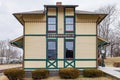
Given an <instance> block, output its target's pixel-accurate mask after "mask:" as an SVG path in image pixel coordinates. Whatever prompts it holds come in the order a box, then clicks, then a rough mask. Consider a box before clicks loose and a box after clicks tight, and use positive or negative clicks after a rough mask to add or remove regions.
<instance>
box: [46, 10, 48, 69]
mask: <svg viewBox="0 0 120 80" xmlns="http://www.w3.org/2000/svg"><path fill="white" fill-rule="evenodd" d="M47 13H48V8H46V35H48V32H47V30H48V20H47V19H48V14H47ZM47 42H48V39H47V36H46V59H47V56H48V55H47V53H48V51H47V45H48V43H47ZM47 61H48V59H47V60H46V68H47Z"/></svg>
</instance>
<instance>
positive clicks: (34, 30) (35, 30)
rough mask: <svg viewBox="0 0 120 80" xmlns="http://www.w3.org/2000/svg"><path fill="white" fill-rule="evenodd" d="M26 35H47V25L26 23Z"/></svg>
mask: <svg viewBox="0 0 120 80" xmlns="http://www.w3.org/2000/svg"><path fill="white" fill-rule="evenodd" d="M25 34H46V23H30V22H26V23H25Z"/></svg>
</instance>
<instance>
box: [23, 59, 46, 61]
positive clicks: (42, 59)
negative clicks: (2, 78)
mask: <svg viewBox="0 0 120 80" xmlns="http://www.w3.org/2000/svg"><path fill="white" fill-rule="evenodd" d="M24 61H46V59H24Z"/></svg>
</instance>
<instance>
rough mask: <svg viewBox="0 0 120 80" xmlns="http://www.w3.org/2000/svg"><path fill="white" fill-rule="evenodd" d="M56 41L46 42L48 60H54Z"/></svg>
mask: <svg viewBox="0 0 120 80" xmlns="http://www.w3.org/2000/svg"><path fill="white" fill-rule="evenodd" d="M56 53H57V51H56V41H55V40H48V59H50V60H54V59H56Z"/></svg>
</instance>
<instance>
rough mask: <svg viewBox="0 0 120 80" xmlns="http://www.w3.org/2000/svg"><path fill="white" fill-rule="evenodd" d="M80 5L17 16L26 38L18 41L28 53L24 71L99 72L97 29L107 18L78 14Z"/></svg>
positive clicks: (45, 8)
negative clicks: (74, 70) (69, 70)
mask: <svg viewBox="0 0 120 80" xmlns="http://www.w3.org/2000/svg"><path fill="white" fill-rule="evenodd" d="M77 6H78V5H62V4H61V2H57V3H56V5H44V10H38V11H31V12H22V13H15V14H14V16H15V17H16V18H17V20H18V21H19V22H20V23H21V24H22V25H23V29H24V35H23V37H20V38H19V39H16V40H14V41H13V42H15V41H18V42H20V43H23V44H24V45H20V44H19V45H20V47H22V48H23V52H24V62H23V67H24V69H25V70H26V71H27V70H29V71H31V70H35V69H41V68H46V69H60V68H67V67H73V68H77V69H85V68H97V66H98V64H97V56H98V54H97V42H98V39H97V25H98V24H99V23H100V22H101V21H102V20H103V19H104V18H105V17H106V15H107V14H102V13H95V12H88V11H81V10H76V7H77Z"/></svg>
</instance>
